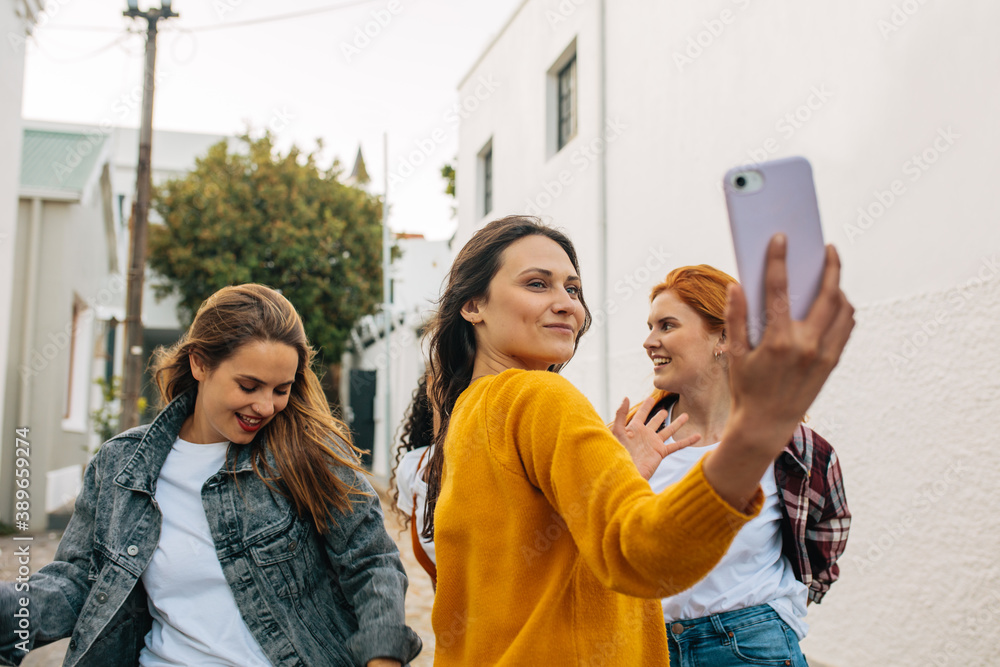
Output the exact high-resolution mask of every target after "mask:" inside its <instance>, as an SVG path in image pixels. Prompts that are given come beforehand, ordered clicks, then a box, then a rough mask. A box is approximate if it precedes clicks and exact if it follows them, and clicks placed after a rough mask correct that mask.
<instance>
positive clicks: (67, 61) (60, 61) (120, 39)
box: [32, 32, 135, 65]
mask: <svg viewBox="0 0 1000 667" xmlns="http://www.w3.org/2000/svg"><path fill="white" fill-rule="evenodd" d="M133 34H135V33H131V32H129V33H126V34H124V35H118V36H117V37H115V38H114V39H113V40H112V41H111V42H110V43H108V44H105V45H104V46H102V47H101V48H99V49H97V50H96V51H92V52H90V53H86V54H84V55H82V56H74V57H72V58H56V57H54V56H53V55H52V54H51V53H49V52H48V51H47V50H46V49H45V48H44V47H43V46H42V43H41V41H40V40H39V39H38V36H37V35H33V37H35V39H33V40H32V42H33V43H34V45H35V48H37V49H38V51H39V53H41V54H42V55H43V56H45V57H46V58H48V59H49V60H51V61H52V62H54V63H56V64H57V65H74V64H76V63H81V62H83V61H85V60H90V59H91V58H95V57H97V56H99V55H101V54H102V53H104V52H105V51H110V50H111V49H113V48H114V47H116V46H118V45H120V44H123V43H124V42H125V41H127V40H128V38H129V37H131V36H132V35H133Z"/></svg>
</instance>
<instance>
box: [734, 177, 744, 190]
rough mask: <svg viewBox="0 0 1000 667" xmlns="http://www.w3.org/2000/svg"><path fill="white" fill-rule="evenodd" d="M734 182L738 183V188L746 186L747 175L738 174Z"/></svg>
mask: <svg viewBox="0 0 1000 667" xmlns="http://www.w3.org/2000/svg"><path fill="white" fill-rule="evenodd" d="M734 182H735V183H736V187H738V188H745V187H746V185H747V177H746V176H737V177H736V180H735V181H734Z"/></svg>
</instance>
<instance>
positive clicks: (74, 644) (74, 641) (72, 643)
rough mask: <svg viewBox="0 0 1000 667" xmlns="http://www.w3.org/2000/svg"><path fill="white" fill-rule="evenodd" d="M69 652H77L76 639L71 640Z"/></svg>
mask: <svg viewBox="0 0 1000 667" xmlns="http://www.w3.org/2000/svg"><path fill="white" fill-rule="evenodd" d="M69 650H70V651H75V650H76V640H75V639H70V640H69Z"/></svg>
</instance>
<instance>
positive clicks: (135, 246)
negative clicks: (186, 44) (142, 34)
mask: <svg viewBox="0 0 1000 667" xmlns="http://www.w3.org/2000/svg"><path fill="white" fill-rule="evenodd" d="M170 2H171V0H163V5H162V7H160V8H159V9H149V10H147V11H144V12H143V11H139V0H128V11H126V12H124V14H125V16H129V17H131V18H142V19H146V24H147V29H146V62H145V65H144V67H143V83H142V125H141V127H140V129H139V166H138V168H137V169H136V184H135V192H136V196H135V203H134V204H133V205H132V239H131V244H130V246H131V249H130V253H129V270H128V294H127V297H126V299H127V303H126V307H125V345H126V348H125V379H124V382H123V383H122V414H121V419H120V421H119V423H118V428H119V430H122V431H124V430H126V429H130V428H132V427H133V426H138V425H139V395H140V393H141V391H142V375H143V362H144V361H145V359H144V358H143V354H142V284H143V278H144V277H145V270H146V237H147V226H148V222H149V201H150V197H151V193H152V189H153V181H152V167H151V165H150V159H151V153H152V145H153V85H154V79H155V77H154V76H153V75H154V73H155V70H156V24H157V22H158V21H160V20H161V19H169V18H173V17H175V16H178V14H176V13H175V12H173V11H171V9H170Z"/></svg>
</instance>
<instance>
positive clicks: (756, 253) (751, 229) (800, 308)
mask: <svg viewBox="0 0 1000 667" xmlns="http://www.w3.org/2000/svg"><path fill="white" fill-rule="evenodd" d="M723 188H724V190H725V193H726V208H727V209H728V210H729V225H730V228H731V229H732V233H733V247H734V249H735V252H736V266H737V269H738V271H739V278H740V282H741V283H742V285H743V292H744V293H745V294H746V300H747V327H748V334H749V341H750V345H751V346H753V347H756V346H757V345H758V344H759V343H760V339H761V336H763V333H764V328H765V326H766V325H767V321H768V312H767V305H766V303H767V302H766V300H765V295H764V268H765V261H764V260H765V257H766V254H767V246H768V242H769V241H770V239H771V237H773V236H774V235H775V234H778V233H782V234H784V235H785V237H786V239H787V259H786V261H787V266H788V300H787V303H786V304H784V305H781V304H779V305H778V306H777V307H787V308H788V309H789V310H790V312H791V317H792V319H793V320H803V319H805V316H806V314H807V313H808V312H809V308H810V307H811V306H812V304H813V301H814V300H815V299H816V295H817V294H818V293H819V288H820V281H821V278H822V275H823V264H824V261H825V257H826V251H825V247H824V244H823V229H822V227H821V225H820V218H819V206H818V205H817V201H816V190H815V186H814V185H813V177H812V167H811V166H810V164H809V162H808V160H806V159H805V158H802V157H791V158H785V159H781V160H774V161H772V162H764V163H761V164H757V165H752V166H746V167H736V168H734V169H730V170H729V171H728V172H726V176H725V178H724V180H723ZM774 307H775V306H773V305H772V308H774ZM772 315H773V314H772Z"/></svg>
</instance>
